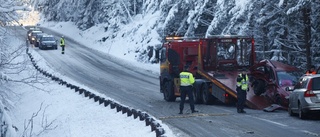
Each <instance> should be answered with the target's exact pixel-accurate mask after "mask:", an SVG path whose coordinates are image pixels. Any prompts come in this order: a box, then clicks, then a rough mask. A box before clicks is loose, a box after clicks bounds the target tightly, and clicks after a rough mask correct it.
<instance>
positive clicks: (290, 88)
mask: <svg viewBox="0 0 320 137" xmlns="http://www.w3.org/2000/svg"><path fill="white" fill-rule="evenodd" d="M285 90H286V91H293V90H294V88H293V87H286V88H285Z"/></svg>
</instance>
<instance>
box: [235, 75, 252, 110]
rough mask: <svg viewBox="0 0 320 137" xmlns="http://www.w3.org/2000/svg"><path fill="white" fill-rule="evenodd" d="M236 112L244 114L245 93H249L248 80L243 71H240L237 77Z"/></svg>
mask: <svg viewBox="0 0 320 137" xmlns="http://www.w3.org/2000/svg"><path fill="white" fill-rule="evenodd" d="M236 90H237V98H238V102H237V112H238V113H246V111H244V110H243V109H244V105H245V102H246V100H247V91H249V78H248V75H247V74H246V71H245V70H242V71H241V73H239V74H238V77H237V88H236Z"/></svg>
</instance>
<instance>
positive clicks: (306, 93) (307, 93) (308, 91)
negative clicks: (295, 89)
mask: <svg viewBox="0 0 320 137" xmlns="http://www.w3.org/2000/svg"><path fill="white" fill-rule="evenodd" d="M314 96H316V94H314V93H313V91H312V90H307V91H306V92H304V97H314Z"/></svg>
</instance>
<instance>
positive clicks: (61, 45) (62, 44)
mask: <svg viewBox="0 0 320 137" xmlns="http://www.w3.org/2000/svg"><path fill="white" fill-rule="evenodd" d="M65 46H66V45H65V41H64V36H62V37H61V39H60V47H61V49H62V50H61V54H64V48H65Z"/></svg>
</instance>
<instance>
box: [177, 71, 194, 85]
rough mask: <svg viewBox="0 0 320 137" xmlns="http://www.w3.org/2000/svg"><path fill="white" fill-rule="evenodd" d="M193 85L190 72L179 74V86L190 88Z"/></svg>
mask: <svg viewBox="0 0 320 137" xmlns="http://www.w3.org/2000/svg"><path fill="white" fill-rule="evenodd" d="M193 83H194V77H193V75H192V73H190V72H181V73H180V86H191V85H192V84H193Z"/></svg>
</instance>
